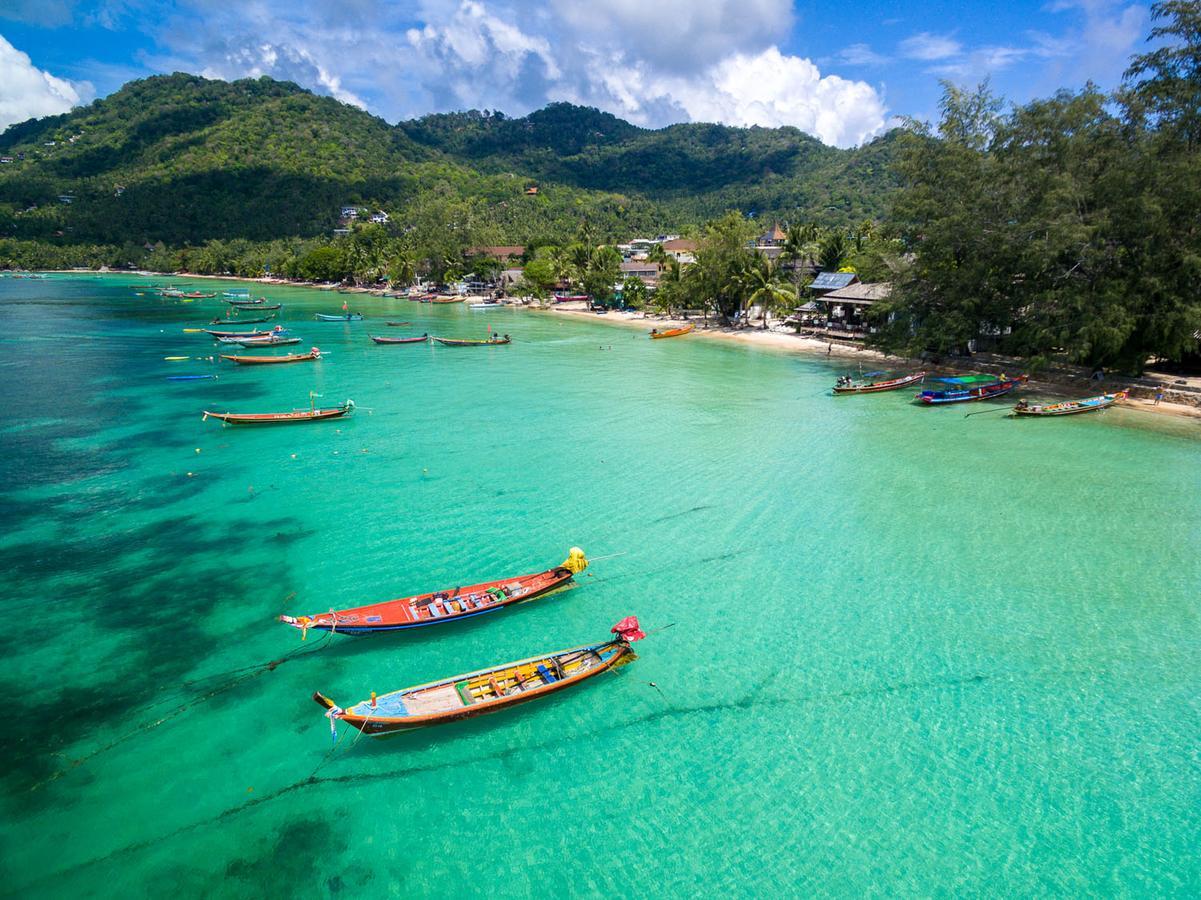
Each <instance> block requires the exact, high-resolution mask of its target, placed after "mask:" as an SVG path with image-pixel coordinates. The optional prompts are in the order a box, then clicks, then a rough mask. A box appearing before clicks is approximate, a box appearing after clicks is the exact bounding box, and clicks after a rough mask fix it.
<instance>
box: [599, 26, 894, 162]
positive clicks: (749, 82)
mask: <svg viewBox="0 0 1201 900" xmlns="http://www.w3.org/2000/svg"><path fill="white" fill-rule="evenodd" d="M605 87H606V88H607V89H608V90H609V91H610V94H611V96H612V98H613V99H614V100H615V101H616V102H617V104H618V105H619V107H620V108H621V112H622V113H624V114H625V115H626V117H627V118H629V119H631V120H632V121H635V122H640V124H655V123H653V122H648V121H645V120H646V119H647V115H646V114H645V113H643V112H642V110H643V109H645V108H647V107H649V108H650V109H652V110H662V111H667V110H677V111H679V112H681V113H683V115H682V116H677V117H676V118H684V119H688V120H691V121H697V122H722V123H724V124H727V125H743V126H747V125H766V126H780V125H792V126H795V127H796V128H799V129H801V130H802V131H805V132H808V133H809V134H812V135H815V136H816V137H818V138H819V139H821V140H822V141H824V142H825V143H827V144H834V145H836V146H839V147H847V146H851V145H854V144H859V143H861V142H862V141H864V140H866V139H867V138H870V137H872V136H873V135H875V134H877V133H879V132H880V131H881V130H883V128H884V125H885V116H886V112H887V111H886V109H885V107H884V103H883V101H881V99H880V97H879V95H878V94H877V93H876V91H875V89H874V88H872V87H871V86H870V85H868V84H865V83H864V82H862V81H848V80H847V79H845V78H839V77H838V76H836V75H826V76H823V75H822V74H821V72H820V71H819V70H818V68H817V66H815V65H814V64H813V63H812V62H810V61H809V60H807V59H801V58H800V57H796V56H787V55H785V54H783V53H781V52H780V50H779V49H778V48H777V47H769V48H768V49H766V50H764V51H762V52H761V53H757V54H754V55H747V54H742V53H735V54H733V55H732V56H728V57H726V58H725V59H723V60H721V61H720V62H718V63H716V64H714V65H713V66H711V67H710V68H709V69H707V70H705V71H704V72H702V73H700V74H699V76H698V77H694V78H684V77H680V76H674V77H661V76H658V77H654V78H651V77H648V75H647V73H646V71H645V69H641V70H640V69H629V70H610V76H609V78H608V80H607V81H606V82H605Z"/></svg>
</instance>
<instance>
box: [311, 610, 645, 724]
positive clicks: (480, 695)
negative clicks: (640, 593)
mask: <svg viewBox="0 0 1201 900" xmlns="http://www.w3.org/2000/svg"><path fill="white" fill-rule="evenodd" d="M609 632H610V634H614V635H616V637H615V638H614V639H613V640H610V641H605V642H603V643H600V644H585V645H584V646H582V647H572V648H571V649H569V650H558V651H555V652H553V653H544V654H542V655H540V656H531V657H529V658H528V659H520V660H518V661H517V662H510V663H504V664H502V665H499V666H492V667H490V668H487V669H479V670H478V671H475V672H468V673H466V674H464V675H455V676H453V677H451V678H444V679H442V680H440V681H431V682H429V683H428V684H421V685H418V686H416V687H411V688H404V689H402V690H399V691H392V692H391V693H387V694H383V695H381V696H378V697H377V696H376V695H375V693H374V692H372V694H371V699H370V700H363V701H361V702H359V703H356V704H355V705H354V706H351V707H348V708H346V709H342V708H340V707H338V706H337V705H336V704H335V703H334V701H332V700H330V699H329V698H328V697H326V696H325V695H324V694H322V693H321V692H320V691H317V692H315V693H314V694H313V699H314V700H316V701H317V702H318V703H319V704H320V705H321V706H323V707H325V709H326V710H327V712H326V714H325V715H326V717H327V718H328V719H329V720H330V727H331V728H333V729H335V733H336V729H337V723H338V722H345V723H346V724H347V725H351V726H353V727H354V728H357V729H359V731H361V732H363V733H364V734H367V735H383V734H395V733H397V732H400V731H412V730H414V729H417V728H424V727H426V726H427V725H441V724H443V723H444V722H457V721H459V720H461V719H470V718H473V717H475V716H482V715H485V714H486V713H491V712H496V711H497V710H501V709H506V708H508V707H510V706H517V705H518V704H520V703H528V702H529V701H530V700H537V699H539V698H540V697H548V696H550V695H551V694H554V693H556V692H558V691H561V690H563V689H564V688H569V687H571V686H572V685H576V684H580V683H581V682H583V681H586V680H587V679H589V678H592V677H593V676H594V675H600V674H601V673H602V672H607V671H609V670H610V669H613V668H615V667H617V666H620V665H624V664H625V663H628V662H633V661H634V660H635V659H637V658H638V657H637V654H635V653H634V651H633V649H632V648H631V647H630V644H632V643H633V642H634V641H640V640H642V639H643V638H644V637H646V634H644V633H643V631H642V629H641V628H640V627H639V625H638V619H637V618H635V617H634V616H627V617H626V618H624V619H622V620H621V621H620V622H618V623H617V624H616V625H614V626H613V627H612V628H611V629H609Z"/></svg>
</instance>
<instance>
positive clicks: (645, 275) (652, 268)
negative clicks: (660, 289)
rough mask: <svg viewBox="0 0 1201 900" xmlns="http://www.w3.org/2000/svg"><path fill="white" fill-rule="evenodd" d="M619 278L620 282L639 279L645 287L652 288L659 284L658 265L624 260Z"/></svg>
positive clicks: (642, 261)
mask: <svg viewBox="0 0 1201 900" xmlns="http://www.w3.org/2000/svg"><path fill="white" fill-rule="evenodd" d="M621 277H622V280H624V279H626V278H639V279H641V280H642V283H643V284H645V285H646V286H647V287H654V286H655V285H656V284H658V283H659V264H658V263H653V262H647V261H646V260H626V261H625V262H623V263H622V264H621Z"/></svg>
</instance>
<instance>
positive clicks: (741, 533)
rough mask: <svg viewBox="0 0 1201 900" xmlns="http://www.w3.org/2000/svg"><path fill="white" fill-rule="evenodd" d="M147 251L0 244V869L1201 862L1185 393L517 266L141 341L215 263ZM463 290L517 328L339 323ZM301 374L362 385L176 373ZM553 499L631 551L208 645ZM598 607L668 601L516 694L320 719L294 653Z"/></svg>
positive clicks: (297, 303) (841, 883)
mask: <svg viewBox="0 0 1201 900" xmlns="http://www.w3.org/2000/svg"><path fill="white" fill-rule="evenodd" d="M145 280H146V279H144V278H137V277H133V278H120V277H115V276H114V277H104V278H100V277H94V276H54V277H51V278H49V279H46V280H41V281H31V280H16V279H10V278H3V279H0V335H3V338H0V384H2V385H3V387H4V393H5V396H6V398H7V400H8V402H7V403H6V404H4V408H3V411H2V412H0V451H2V452H0V514H2V516H3V524H4V528H3V531H2V532H0V559H2V561H3V571H4V573H5V579H4V583H3V588H2V589H0V590H2V597H0V612H2V613H3V617H4V619H5V620H6V622H7V623H8V627H7V628H5V629H3V632H2V633H3V638H0V640H2V641H3V645H2V646H0V674H2V675H3V678H2V680H3V683H4V684H5V685H6V694H7V703H6V707H7V709H6V713H7V714H6V717H5V718H6V725H7V727H6V728H5V730H4V737H3V744H4V759H5V762H6V764H7V765H6V769H5V774H4V779H3V784H4V791H3V803H4V806H3V811H4V815H3V820H2V821H0V847H3V853H2V854H0V858H2V860H3V862H2V864H0V879H2V880H0V884H3V885H4V890H5V892H12V893H31V892H32V893H33V894H35V895H41V896H51V895H57V896H77V895H79V894H80V893H88V894H99V895H108V896H115V895H121V896H129V895H130V894H131V893H132V894H134V895H140V894H146V893H157V892H162V891H163V890H164V886H165V885H169V886H170V889H171V890H172V892H173V893H176V894H183V895H194V894H201V893H204V894H221V895H227V896H281V897H283V896H326V895H331V894H336V893H341V894H345V895H351V896H353V895H362V896H381V895H389V894H390V895H400V896H415V895H436V896H448V897H449V896H462V895H463V894H465V893H487V894H489V895H493V896H502V897H507V896H525V895H529V894H534V893H538V894H547V893H550V892H555V893H557V894H567V895H573V896H574V895H588V894H596V893H600V892H613V891H619V892H631V893H634V894H639V895H645V894H662V895H671V896H679V895H688V894H692V895H695V894H700V893H703V894H705V895H712V894H714V893H716V892H718V891H726V892H730V893H733V894H736V895H740V894H750V893H762V894H766V893H788V894H796V893H805V894H811V893H825V894H849V895H861V894H866V893H887V894H896V893H909V894H915V893H916V894H941V895H949V894H962V893H974V894H983V893H989V894H996V893H1005V894H1015V893H1024V894H1029V893H1040V894H1045V893H1054V894H1080V893H1083V892H1092V893H1105V894H1111V893H1119V894H1120V893H1124V894H1151V893H1155V894H1164V893H1167V894H1176V895H1185V894H1194V895H1195V894H1197V893H1198V892H1199V891H1201V859H1199V851H1198V848H1199V847H1201V754H1199V753H1198V746H1199V744H1198V738H1199V736H1201V691H1199V689H1201V666H1199V665H1198V664H1199V662H1201V628H1199V626H1201V621H1199V619H1201V616H1199V614H1198V612H1199V606H1201V602H1199V594H1201V590H1199V588H1201V555H1199V554H1198V548H1199V547H1201V504H1199V503H1198V500H1197V498H1198V491H1199V489H1201V440H1198V437H1199V435H1198V433H1197V432H1198V429H1197V427H1196V424H1195V423H1194V422H1160V421H1158V420H1153V421H1147V419H1148V418H1149V417H1146V416H1144V415H1140V414H1138V413H1136V412H1131V411H1126V410H1111V411H1109V412H1107V413H1104V414H1097V415H1091V416H1082V417H1076V418H1069V419H1061V420H1051V421H1038V420H1036V421H1018V420H1012V419H1009V418H1006V417H1005V416H1004V415H1001V414H995V415H984V416H973V417H971V418H965V417H964V413H965V412H969V411H971V412H976V411H979V409H980V408H979V407H974V408H972V407H969V408H968V409H963V408H953V407H952V408H946V409H920V408H917V407H914V406H912V405H911V404H909V403H908V402H907V400H908V397H909V395H908V394H905V393H897V394H886V395H880V396H875V397H845V398H833V397H831V396H829V395H828V389H829V387H830V385H831V384H832V382H833V380H834V378H835V377H836V374H837V367H836V366H835V367H832V366H830V365H828V364H827V363H826V362H825V361H824V360H808V359H804V358H800V357H796V356H792V355H788V354H784V353H773V352H762V351H756V350H748V349H745V348H742V347H738V346H727V345H725V344H721V343H718V342H713V341H706V340H703V339H697V338H687V339H682V340H677V341H661V342H659V341H656V342H651V341H648V340H647V339H646V337H645V334H644V333H642V332H641V331H634V330H627V329H622V328H614V327H609V326H605V325H601V324H595V325H593V324H589V323H581V322H578V321H568V320H564V319H560V318H556V317H555V316H554V315H544V314H536V313H524V312H517V311H512V310H503V311H494V312H486V313H485V312H472V311H470V310H467V309H465V308H462V307H459V306H454V307H451V308H438V307H431V306H429V305H418V304H414V303H408V302H405V301H397V300H380V299H378V298H367V297H361V298H357V297H352V298H350V301H349V302H350V304H351V306H352V308H357V309H362V310H363V311H364V312H366V313H368V314H369V315H370V316H372V317H378V318H379V319H381V320H382V319H385V318H389V319H394V320H395V319H400V320H407V321H411V322H413V326H412V327H411V328H409V327H406V328H385V327H381V326H382V321H376V322H372V321H367V322H356V323H353V324H349V325H347V324H327V323H317V322H314V321H312V313H313V312H314V311H315V310H318V309H323V310H327V311H328V310H331V309H337V307H338V306H340V302H341V299H342V298H341V297H340V296H330V295H328V294H323V293H321V292H317V291H311V290H304V289H299V288H266V289H264V290H263V291H262V293H265V294H266V295H267V296H269V297H271V298H273V299H279V300H282V301H283V302H284V303H285V308H284V310H283V318H284V320H285V321H286V322H288V323H290V324H293V325H294V327H295V329H296V331H297V333H299V334H300V335H301V336H302V337H304V339H305V344H304V346H308V345H309V344H316V345H318V346H319V347H321V348H322V350H324V351H327V354H328V355H327V356H326V358H325V359H323V360H322V361H320V362H319V363H316V364H307V363H306V364H297V365H293V366H283V367H278V368H271V369H266V370H258V369H254V370H251V369H246V370H243V369H235V368H234V367H232V366H230V365H229V364H228V363H223V364H220V365H218V366H213V364H211V363H208V362H206V361H200V360H189V361H166V360H164V358H163V357H165V356H172V355H177V354H178V355H191V356H207V355H209V354H210V353H211V352H212V345H211V344H210V343H209V341H208V339H207V338H206V337H205V336H204V335H195V334H185V333H183V332H182V328H184V327H187V326H190V325H196V324H199V323H203V322H207V321H208V320H209V319H211V318H213V317H214V316H215V315H216V314H217V313H218V311H220V310H221V309H223V305H222V304H220V303H219V301H216V300H208V301H197V302H196V303H191V304H181V303H180V302H179V301H177V300H161V299H159V298H157V297H150V296H146V297H137V296H135V295H134V291H133V289H132V288H131V287H130V285H131V284H134V283H144V282H145ZM213 284H214V283H213V282H209V283H206V284H205V285H204V287H205V288H206V289H211V286H212V285H213ZM254 291H255V293H256V294H257V293H260V291H259V289H258V288H257V287H256V288H254ZM485 323H493V324H494V326H496V327H497V328H498V329H499V330H502V331H507V332H510V333H512V334H513V336H514V338H515V341H514V343H513V344H512V345H510V346H508V347H497V348H478V349H448V348H442V347H431V346H412V347H409V346H398V347H376V346H374V345H372V344H371V343H370V342H369V341H368V339H367V337H366V335H367V333H368V332H371V331H375V332H379V333H384V332H387V333H394V332H397V333H406V334H407V333H421V332H422V331H427V330H428V331H430V332H431V333H435V334H447V335H453V336H482V335H483V333H484V330H485V327H486V325H485ZM602 348H603V349H602ZM279 352H282V351H279ZM212 371H216V372H218V373H220V378H219V379H218V380H216V381H199V382H193V383H179V382H169V381H166V380H165V378H166V376H167V375H169V374H186V373H205V372H212ZM310 390H316V391H318V392H320V393H321V394H322V395H323V396H322V398H321V402H322V403H325V404H327V405H332V404H334V403H337V402H340V401H341V400H343V399H345V398H347V397H351V398H353V399H354V400H355V401H356V402H357V403H358V405H359V408H360V409H359V412H358V413H357V414H356V415H355V416H354V417H353V418H351V419H349V420H346V421H343V422H327V423H320V424H314V425H305V426H296V427H291V428H274V429H263V430H253V429H245V430H237V429H232V428H225V429H223V428H222V427H220V425H219V424H217V423H215V422H213V421H209V422H202V421H201V412H202V411H203V410H204V409H206V408H207V409H218V410H225V409H232V410H235V411H250V412H255V411H274V410H279V409H289V408H292V407H294V406H305V405H307V402H308V391H310ZM572 545H579V546H582V547H584V548H585V549H586V550H587V551H588V553H589V554H590V555H591V556H593V557H601V556H607V555H610V554H621V555H619V556H614V557H613V558H611V559H607V560H599V561H597V562H595V563H594V565H593V566H592V568H591V569H590V570H589V571H588V573H587V575H586V576H584V577H581V578H580V579H579V582H580V586H579V587H578V588H576V589H574V590H572V591H570V592H567V593H563V594H559V595H555V596H553V597H549V598H546V599H544V600H540V601H538V602H536V603H532V604H529V605H527V606H524V607H519V608H518V609H517V610H513V611H506V612H503V613H500V614H498V615H496V616H490V617H485V618H484V619H482V620H477V621H475V622H474V623H468V624H463V625H458V626H448V627H446V628H441V629H437V628H436V629H426V630H424V631H422V632H414V633H402V634H398V635H393V636H379V637H374V638H364V639H352V638H338V639H335V640H333V641H331V642H329V643H328V645H325V646H324V649H319V650H316V651H315V652H310V653H306V654H305V655H299V656H295V657H292V658H290V659H288V660H287V661H286V662H285V663H284V664H282V665H280V666H279V667H278V668H276V669H274V670H273V671H263V670H261V669H248V670H247V672H248V673H249V674H251V675H254V677H250V678H247V679H245V680H243V681H240V682H238V683H235V684H233V685H232V686H230V685H229V682H228V679H229V676H228V675H225V674H223V673H229V672H231V671H234V670H239V669H242V668H243V667H248V666H254V665H256V664H259V663H263V662H266V661H268V660H272V659H278V658H280V657H282V656H283V655H284V654H286V653H288V652H289V651H292V650H294V649H296V648H298V647H301V646H303V647H304V648H305V649H306V650H307V649H308V648H309V646H319V645H318V643H317V641H316V639H315V638H313V637H311V638H310V640H309V642H308V643H307V644H305V645H301V644H300V642H299V635H298V634H297V633H296V632H295V631H293V630H291V629H288V628H285V627H283V626H281V625H278V624H276V623H274V622H273V621H272V619H273V617H274V616H276V615H278V614H279V613H281V612H291V613H298V612H314V611H321V610H327V609H329V608H331V607H341V606H347V605H352V604H356V603H360V602H369V601H377V600H382V599H387V598H390V597H394V596H400V595H403V594H405V593H411V592H416V591H418V590H422V589H428V588H435V587H448V586H452V585H455V584H461V583H464V582H467V581H472V580H480V579H484V578H489V577H498V576H502V575H506V574H512V573H517V572H524V571H533V570H537V569H540V568H543V567H546V566H548V565H551V564H553V563H557V562H558V561H559V560H561V559H562V558H563V557H564V555H565V554H566V551H567V549H568V548H569V547H571V546H572ZM629 613H635V614H637V615H638V616H639V617H640V618H641V620H642V622H643V625H644V627H646V628H647V629H648V630H651V629H656V628H660V627H662V626H666V625H669V624H672V625H673V627H671V628H670V629H667V630H664V631H661V632H659V633H657V634H654V635H652V636H651V637H650V638H648V639H647V640H646V641H644V642H643V643H641V644H639V645H637V649H638V652H639V659H638V660H637V661H636V662H635V663H633V664H632V665H629V666H626V667H625V668H623V669H621V670H619V671H618V672H616V673H615V674H613V675H606V676H603V677H602V678H600V679H597V680H594V681H592V682H590V683H589V684H588V685H586V686H583V687H580V688H578V689H575V690H573V691H568V692H565V693H564V694H563V695H561V696H560V697H558V698H556V699H554V700H550V701H546V702H542V703H538V704H531V705H529V706H525V707H523V708H521V709H520V710H516V711H510V712H506V713H502V714H499V715H496V716H492V717H486V718H483V719H480V720H476V721H473V722H469V723H464V724H461V725H452V726H447V727H445V728H441V729H432V730H429V731H427V732H424V733H417V734H409V735H402V736H399V737H395V738H392V739H388V740H382V741H373V740H366V739H364V740H361V741H358V742H354V737H353V734H350V735H347V734H343V736H342V739H341V741H340V743H339V745H338V747H337V748H336V750H335V751H333V752H332V753H331V749H330V748H331V740H330V735H329V727H328V722H327V721H326V719H324V718H323V716H322V714H321V710H320V709H319V708H318V707H317V705H316V704H314V703H313V702H312V701H311V699H310V695H311V693H312V691H313V690H314V689H320V690H322V691H323V692H325V693H327V694H330V695H331V696H333V697H334V698H335V699H336V700H338V701H339V702H346V703H351V702H354V701H356V700H359V699H362V698H363V697H365V696H367V694H368V693H369V692H370V691H371V690H377V691H380V692H382V691H384V690H390V689H395V688H399V687H403V686H406V685H410V684H415V683H419V682H422V681H426V680H430V679H433V678H435V677H439V676H444V675H451V674H454V673H456V672H463V671H468V670H471V669H475V668H479V667H481V666H484V665H487V664H490V663H494V662H502V661H505V660H509V659H516V658H520V657H524V656H527V655H530V654H532V653H535V652H539V651H543V650H551V649H557V648H560V647H567V646H572V645H575V644H580V643H585V642H588V641H592V640H599V639H601V638H603V637H604V636H605V635H606V634H607V632H608V629H609V626H610V625H611V624H613V623H614V622H616V621H617V620H618V619H619V618H621V617H622V616H624V615H627V614H629ZM256 672H258V673H259V674H257V675H255V673H256ZM652 682H653V683H654V685H655V686H652V685H651V683H652ZM225 688H228V689H225ZM214 691H217V692H216V693H214ZM183 704H187V708H186V709H184V710H183V711H180V709H181V705H183ZM162 718H165V721H163V722H162V724H160V725H157V726H154V727H148V726H153V723H154V722H156V721H158V720H159V719H162ZM81 759H82V760H83V761H82V762H80V763H78V764H75V761H77V760H81Z"/></svg>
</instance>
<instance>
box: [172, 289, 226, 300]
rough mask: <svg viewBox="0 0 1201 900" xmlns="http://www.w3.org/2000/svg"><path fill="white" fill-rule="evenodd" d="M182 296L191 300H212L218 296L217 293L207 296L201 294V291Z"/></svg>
mask: <svg viewBox="0 0 1201 900" xmlns="http://www.w3.org/2000/svg"><path fill="white" fill-rule="evenodd" d="M180 296H182V297H187V298H188V299H189V300H208V299H211V298H212V297H216V296H217V294H216V292H213V293H211V294H205V293H201V292H200V291H191V292H190V293H187V294H181V295H180Z"/></svg>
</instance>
